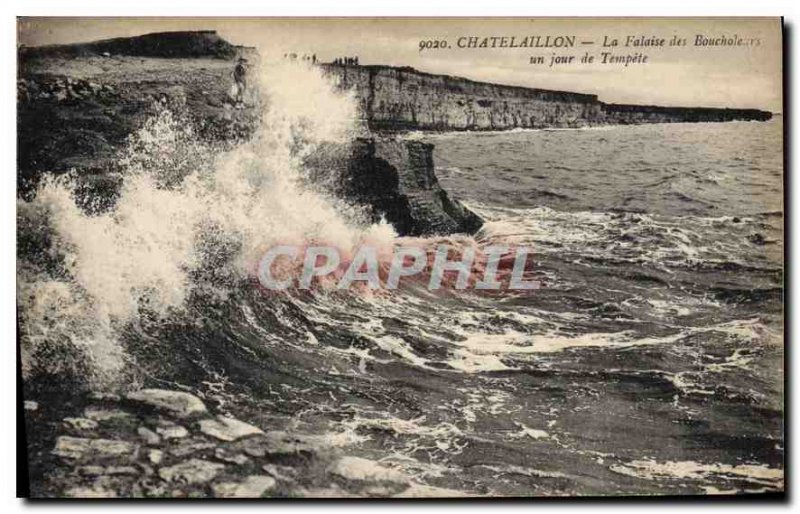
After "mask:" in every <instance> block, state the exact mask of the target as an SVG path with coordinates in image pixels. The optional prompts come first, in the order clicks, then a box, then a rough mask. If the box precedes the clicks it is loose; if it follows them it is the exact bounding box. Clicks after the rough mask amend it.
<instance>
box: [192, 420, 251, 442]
mask: <svg viewBox="0 0 800 514" xmlns="http://www.w3.org/2000/svg"><path fill="white" fill-rule="evenodd" d="M200 431H201V432H203V433H204V434H206V435H210V436H212V437H216V438H217V439H220V440H222V441H235V440H237V439H241V438H242V437H247V436H252V435H263V434H264V432H263V431H262V430H261V429H260V428H257V427H254V426H253V425H251V424H249V423H245V422H244V421H239V420H238V419H233V418H226V417H223V416H217V417H216V418H215V419H204V420H201V421H200Z"/></svg>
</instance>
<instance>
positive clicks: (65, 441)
mask: <svg viewBox="0 0 800 514" xmlns="http://www.w3.org/2000/svg"><path fill="white" fill-rule="evenodd" d="M137 449H138V445H136V444H133V443H129V442H127V441H116V440H113V439H87V438H82V437H70V436H61V437H59V438H58V440H57V441H56V446H55V448H54V449H53V453H54V454H55V455H57V456H59V457H63V458H67V459H84V458H98V459H102V458H119V457H125V456H132V455H133V454H135V453H136V450H137Z"/></svg>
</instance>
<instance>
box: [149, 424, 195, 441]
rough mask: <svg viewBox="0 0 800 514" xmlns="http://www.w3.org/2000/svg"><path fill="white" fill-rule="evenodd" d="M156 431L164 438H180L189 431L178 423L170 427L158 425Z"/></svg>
mask: <svg viewBox="0 0 800 514" xmlns="http://www.w3.org/2000/svg"><path fill="white" fill-rule="evenodd" d="M156 432H158V433H159V434H160V435H161V437H163V438H164V439H181V438H183V437H186V436H188V435H189V431H188V430H186V429H185V428H183V427H182V426H180V425H175V426H171V427H158V428H156Z"/></svg>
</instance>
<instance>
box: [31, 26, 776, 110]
mask: <svg viewBox="0 0 800 514" xmlns="http://www.w3.org/2000/svg"><path fill="white" fill-rule="evenodd" d="M201 29H203V30H216V31H217V32H218V33H219V34H220V36H222V37H223V38H225V39H226V40H228V41H230V42H231V43H233V44H238V45H247V46H255V47H257V48H258V49H259V52H260V53H261V55H262V59H263V60H267V61H268V60H272V59H280V58H281V57H282V56H283V55H284V54H285V53H290V52H295V53H298V54H303V53H308V54H312V53H313V54H316V55H317V57H318V58H319V59H320V60H323V61H328V60H331V59H333V58H335V57H339V56H343V55H347V56H358V57H359V62H360V63H361V64H386V65H393V66H412V67H414V68H416V69H418V70H422V71H426V72H430V73H444V74H448V75H456V76H461V77H467V78H470V79H473V80H482V81H487V82H495V83H501V84H511V85H519V86H527V87H536V88H544V89H557V90H567V91H575V92H581V93H590V94H596V95H598V96H599V98H600V100H602V101H605V102H611V103H635V104H651V105H671V106H707V107H734V108H758V109H765V110H770V111H773V112H779V111H781V110H782V33H781V22H780V19H779V18H20V19H19V21H18V43H19V44H24V45H29V46H38V45H49V44H63V43H75V42H85V41H94V40H98V39H106V38H111V37H121V36H134V35H139V34H145V33H149V32H160V31H170V30H201ZM698 35H700V36H704V37H707V38H712V39H713V38H720V37H726V38H731V37H736V38H741V39H743V40H757V42H758V44H753V45H747V46H705V47H703V46H695V45H694V43H695V39H696V37H697V36H698ZM526 36H539V37H540V41H544V40H545V39H546V37H547V36H550V38H551V40H552V39H553V38H555V37H557V36H566V37H574V38H575V46H574V47H572V48H539V49H536V48H500V47H499V46H498V47H496V48H483V49H480V48H459V47H458V42H459V38H469V37H477V38H478V41H481V40H482V39H483V38H487V37H507V38H511V37H514V38H515V41H516V42H517V43H518V42H519V41H522V40H523V38H525V37H526ZM628 36H632V37H633V38H639V37H641V38H645V39H648V38H653V37H655V38H657V39H660V38H663V39H664V40H665V43H666V44H665V46H663V47H641V46H639V47H634V46H627V47H626V46H624V45H625V41H626V38H627V37H628ZM673 37H677V38H678V39H685V40H686V45H685V46H668V43H669V41H670V40H671V39H672V38H673ZM612 39H616V40H617V41H618V42H619V46H616V47H611V46H608V47H604V46H603V43H604V41H608V43H609V44H610V43H611V40H612ZM429 40H430V41H442V40H444V41H446V42H447V44H448V46H449V48H446V49H430V50H423V51H420V50H419V46H420V41H429ZM462 41H465V40H462ZM509 41H510V39H509ZM584 41H591V42H592V44H591V45H583V44H581V42H584ZM498 45H499V42H498ZM587 51H588V52H589V53H590V54H592V55H594V56H595V62H594V63H580V58H581V57H582V56H583V55H584V54H585V53H586V52H587ZM601 52H610V53H613V54H615V55H621V56H625V55H636V54H637V53H642V54H645V55H647V57H648V59H647V62H646V63H644V64H630V65H629V66H627V67H624V66H622V65H620V64H602V63H601V62H600V59H601V57H602V56H601ZM553 55H556V56H559V57H562V56H563V57H569V56H573V62H572V64H560V65H558V64H557V65H555V66H553V67H551V66H549V63H550V58H551V57H552V56H553ZM532 56H541V57H543V58H544V60H545V63H544V64H531V63H530V60H531V57H532Z"/></svg>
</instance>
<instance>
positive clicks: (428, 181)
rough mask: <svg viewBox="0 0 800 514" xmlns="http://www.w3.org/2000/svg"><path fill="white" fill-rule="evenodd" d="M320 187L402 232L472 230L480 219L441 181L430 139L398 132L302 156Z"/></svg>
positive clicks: (312, 177)
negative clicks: (398, 135)
mask: <svg viewBox="0 0 800 514" xmlns="http://www.w3.org/2000/svg"><path fill="white" fill-rule="evenodd" d="M306 165H307V166H308V167H309V168H310V170H311V172H310V179H311V181H312V182H314V183H315V184H317V185H318V186H321V188H322V189H325V190H329V191H332V192H333V193H334V194H336V195H337V196H339V197H340V198H343V199H345V200H347V201H348V202H350V203H353V204H356V205H362V206H365V207H366V209H367V214H368V216H370V217H371V219H372V221H377V220H379V219H380V218H384V219H386V220H387V221H388V222H389V223H391V224H392V226H393V227H394V228H395V230H396V231H397V232H398V234H400V235H402V236H421V235H448V234H455V233H467V234H471V233H474V232H476V231H477V230H478V229H480V227H481V225H482V224H483V220H481V219H480V217H478V216H477V215H476V214H475V213H473V212H471V211H470V210H468V209H467V208H465V207H464V206H463V205H461V204H460V203H459V202H458V201H455V200H452V199H451V198H450V197H449V195H448V194H447V193H446V192H445V191H444V190H443V189H442V187H441V186H440V185H439V181H438V179H437V178H436V175H435V173H434V166H433V145H431V144H428V143H423V142H420V141H411V140H403V139H396V138H386V137H383V138H359V139H356V140H355V141H354V142H353V143H352V145H350V146H336V145H323V146H322V147H321V148H320V149H319V150H318V151H317V152H316V153H314V154H312V155H311V156H310V157H309V158H307V160H306Z"/></svg>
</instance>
